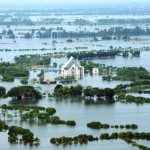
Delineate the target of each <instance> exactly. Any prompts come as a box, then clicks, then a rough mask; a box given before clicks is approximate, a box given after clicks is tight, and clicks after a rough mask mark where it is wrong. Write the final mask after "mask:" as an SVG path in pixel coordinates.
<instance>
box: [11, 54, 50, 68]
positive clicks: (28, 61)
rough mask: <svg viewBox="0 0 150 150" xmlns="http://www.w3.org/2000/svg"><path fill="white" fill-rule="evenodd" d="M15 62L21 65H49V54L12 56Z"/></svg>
mask: <svg viewBox="0 0 150 150" xmlns="http://www.w3.org/2000/svg"><path fill="white" fill-rule="evenodd" d="M14 60H15V62H16V64H19V65H21V66H32V65H50V62H51V56H41V55H39V54H35V55H20V56H15V58H14Z"/></svg>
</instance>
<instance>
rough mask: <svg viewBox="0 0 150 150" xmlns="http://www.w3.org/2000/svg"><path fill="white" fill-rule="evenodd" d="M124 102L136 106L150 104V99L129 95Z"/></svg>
mask: <svg viewBox="0 0 150 150" xmlns="http://www.w3.org/2000/svg"><path fill="white" fill-rule="evenodd" d="M124 100H125V102H127V103H136V104H143V103H150V98H145V97H135V96H132V95H127V96H126V97H125V99H124Z"/></svg>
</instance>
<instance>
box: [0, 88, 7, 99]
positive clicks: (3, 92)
mask: <svg viewBox="0 0 150 150" xmlns="http://www.w3.org/2000/svg"><path fill="white" fill-rule="evenodd" d="M5 95H6V89H5V88H4V87H3V86H0V98H1V97H4V96H5Z"/></svg>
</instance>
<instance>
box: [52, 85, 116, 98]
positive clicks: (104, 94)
mask: <svg viewBox="0 0 150 150" xmlns="http://www.w3.org/2000/svg"><path fill="white" fill-rule="evenodd" d="M114 94H115V91H114V90H113V89H110V88H105V89H99V88H92V87H86V88H84V89H83V87H82V86H81V85H78V86H74V87H73V86H71V87H67V86H64V87H63V85H60V84H58V85H56V87H55V89H54V96H58V97H81V96H82V95H83V96H84V97H85V98H86V97H87V98H90V99H92V98H93V97H94V96H97V98H98V99H103V100H104V99H108V100H112V99H113V96H114Z"/></svg>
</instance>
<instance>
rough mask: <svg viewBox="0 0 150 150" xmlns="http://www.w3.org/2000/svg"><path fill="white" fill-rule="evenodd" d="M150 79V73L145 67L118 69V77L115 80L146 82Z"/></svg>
mask: <svg viewBox="0 0 150 150" xmlns="http://www.w3.org/2000/svg"><path fill="white" fill-rule="evenodd" d="M146 79H150V73H149V72H148V71H147V70H146V69H145V68H143V67H139V68H138V67H124V68H118V69H117V76H116V77H114V78H113V80H128V81H137V80H146Z"/></svg>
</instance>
